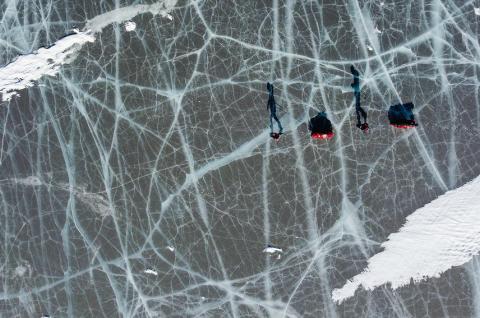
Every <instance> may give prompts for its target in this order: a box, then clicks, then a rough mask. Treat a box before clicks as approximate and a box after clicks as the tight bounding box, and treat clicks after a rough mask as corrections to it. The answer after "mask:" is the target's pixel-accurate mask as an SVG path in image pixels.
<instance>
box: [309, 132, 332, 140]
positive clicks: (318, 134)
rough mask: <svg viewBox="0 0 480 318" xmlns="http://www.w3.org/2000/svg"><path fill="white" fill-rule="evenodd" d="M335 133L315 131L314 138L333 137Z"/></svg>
mask: <svg viewBox="0 0 480 318" xmlns="http://www.w3.org/2000/svg"><path fill="white" fill-rule="evenodd" d="M334 135H335V134H334V133H333V132H329V133H328V134H320V133H313V134H312V139H332V138H333V136H334Z"/></svg>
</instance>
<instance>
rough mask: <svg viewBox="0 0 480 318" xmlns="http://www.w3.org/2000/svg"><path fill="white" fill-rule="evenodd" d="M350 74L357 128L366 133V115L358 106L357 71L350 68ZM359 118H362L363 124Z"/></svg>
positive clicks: (358, 85) (358, 77) (358, 80)
mask: <svg viewBox="0 0 480 318" xmlns="http://www.w3.org/2000/svg"><path fill="white" fill-rule="evenodd" d="M350 72H351V73H352V75H353V83H352V84H350V86H352V88H353V93H354V94H355V112H356V113H357V127H358V128H360V129H361V130H362V131H363V132H367V131H368V123H367V113H366V112H365V110H364V109H363V108H362V106H361V105H360V73H358V71H357V70H356V69H355V67H354V66H353V65H351V66H350ZM360 116H361V117H363V124H362V121H361V117H360Z"/></svg>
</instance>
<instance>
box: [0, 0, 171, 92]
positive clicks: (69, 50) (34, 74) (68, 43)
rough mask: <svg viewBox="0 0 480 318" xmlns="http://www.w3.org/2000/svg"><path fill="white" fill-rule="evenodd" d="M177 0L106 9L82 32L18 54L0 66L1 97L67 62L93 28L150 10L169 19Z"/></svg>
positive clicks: (52, 71)
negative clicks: (25, 53) (11, 60)
mask: <svg viewBox="0 0 480 318" xmlns="http://www.w3.org/2000/svg"><path fill="white" fill-rule="evenodd" d="M176 3H177V0H164V1H160V2H157V3H155V4H152V5H132V6H127V7H123V8H119V9H115V10H112V11H110V12H107V13H104V14H100V15H98V16H96V17H94V18H93V19H91V20H88V21H87V23H86V25H85V27H84V28H83V32H80V31H79V30H78V29H74V30H73V32H74V33H73V34H71V35H67V36H65V37H63V38H61V39H60V40H58V41H57V42H55V43H54V45H52V46H50V47H49V48H40V49H38V51H35V52H33V53H31V54H27V55H21V56H19V57H18V58H17V59H16V60H14V61H13V62H11V63H10V64H8V65H6V66H4V67H2V68H0V94H1V95H2V100H3V101H9V100H10V99H12V97H14V96H18V93H17V92H18V91H19V90H22V89H25V88H27V87H31V86H33V85H34V81H38V80H39V79H40V78H42V77H43V76H46V75H48V76H54V75H56V74H57V73H58V72H59V71H60V67H61V66H62V65H64V64H68V63H70V62H72V61H73V60H74V59H75V56H74V54H75V53H77V52H78V51H79V50H80V49H81V48H82V46H83V45H84V44H85V43H87V42H94V41H95V37H94V36H93V34H94V33H96V32H101V31H102V29H103V28H105V27H106V26H108V25H110V24H112V23H115V22H116V23H122V22H125V21H128V20H130V19H132V18H134V17H135V16H137V15H139V14H143V13H147V12H150V13H151V14H153V15H158V14H159V15H161V16H162V17H166V18H168V19H170V20H172V19H173V17H172V16H171V15H170V14H168V12H169V11H170V10H172V9H173V8H174V6H175V5H176ZM128 22H129V23H130V24H128V28H127V23H125V29H126V30H127V31H133V30H134V29H135V27H134V26H135V23H134V22H131V21H128ZM132 28H133V29H132Z"/></svg>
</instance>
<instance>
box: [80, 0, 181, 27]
mask: <svg viewBox="0 0 480 318" xmlns="http://www.w3.org/2000/svg"><path fill="white" fill-rule="evenodd" d="M176 4H177V0H164V1H159V2H157V3H154V4H151V5H149V4H137V5H131V6H128V7H123V8H119V9H115V10H112V11H109V12H107V13H104V14H100V15H97V16H96V17H94V18H93V19H91V20H88V22H87V24H86V26H85V29H89V30H92V31H93V32H100V31H102V29H103V28H105V27H106V26H108V25H110V24H112V23H115V22H116V23H122V22H125V21H128V20H131V19H132V18H134V17H135V16H137V15H139V14H143V13H147V12H150V13H151V14H153V15H158V14H159V15H161V16H162V17H166V18H168V19H170V20H171V19H172V16H171V15H169V14H168V12H169V11H170V10H172V9H173V7H174V6H175V5H176Z"/></svg>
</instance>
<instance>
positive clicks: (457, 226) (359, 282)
mask: <svg viewBox="0 0 480 318" xmlns="http://www.w3.org/2000/svg"><path fill="white" fill-rule="evenodd" d="M382 247H383V248H384V251H383V252H380V253H378V254H376V255H374V256H373V257H371V258H370V259H369V260H368V267H367V269H365V271H364V272H362V273H360V274H358V275H356V276H355V277H353V279H351V280H348V281H347V282H346V284H345V285H344V286H343V287H342V288H340V289H335V290H334V291H333V293H332V298H333V300H334V301H336V302H342V301H344V300H345V299H347V298H349V297H352V296H353V295H354V293H355V291H356V290H357V288H358V287H360V286H363V288H365V289H366V290H372V289H374V288H376V287H378V286H380V285H383V284H386V283H391V287H392V288H393V289H395V288H398V287H401V286H404V285H406V284H408V283H410V280H411V279H413V281H415V282H418V281H421V280H422V279H425V278H428V277H438V276H440V274H441V273H443V272H445V271H447V270H448V269H450V268H451V267H453V266H459V265H462V264H464V263H466V262H468V261H469V260H470V259H471V258H472V257H473V256H474V255H475V254H477V253H478V252H479V251H480V176H479V177H477V178H476V179H474V180H473V181H471V182H469V183H467V184H466V185H464V186H462V187H460V188H457V189H455V190H453V191H448V192H447V193H445V194H443V195H442V196H440V197H438V198H437V199H436V200H434V201H432V202H430V203H429V204H427V205H425V206H424V207H422V208H420V209H418V210H417V211H415V212H414V213H413V214H411V215H410V216H408V217H407V222H406V223H405V225H404V226H403V227H402V228H401V229H400V231H399V232H398V233H394V234H391V235H390V236H389V237H388V240H387V241H386V242H384V243H383V244H382Z"/></svg>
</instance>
